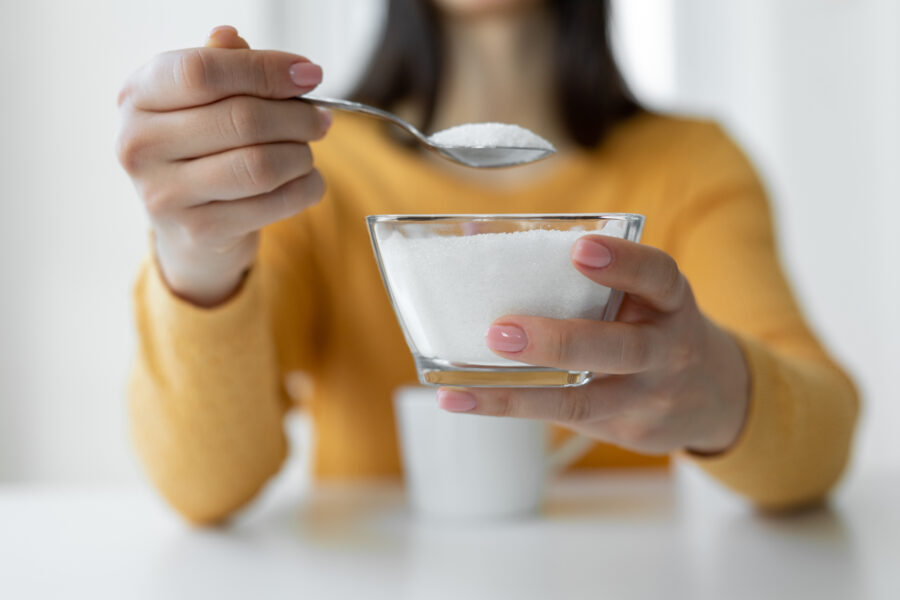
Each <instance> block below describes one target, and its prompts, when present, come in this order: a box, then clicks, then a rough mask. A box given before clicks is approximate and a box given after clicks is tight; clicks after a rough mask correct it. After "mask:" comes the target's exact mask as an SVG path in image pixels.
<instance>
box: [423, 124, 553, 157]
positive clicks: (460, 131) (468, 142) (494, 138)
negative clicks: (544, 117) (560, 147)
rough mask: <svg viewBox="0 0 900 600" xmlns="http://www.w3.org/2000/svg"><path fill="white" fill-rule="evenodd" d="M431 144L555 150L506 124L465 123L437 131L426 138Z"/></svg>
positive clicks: (519, 128) (550, 145)
mask: <svg viewBox="0 0 900 600" xmlns="http://www.w3.org/2000/svg"><path fill="white" fill-rule="evenodd" d="M428 140H429V141H430V142H431V143H432V144H436V145H439V146H451V147H458V146H463V147H468V148H473V147H474V148H477V147H500V148H542V149H545V150H554V151H555V150H556V149H555V148H554V147H553V144H551V143H550V142H548V141H547V140H545V139H544V138H542V137H541V136H539V135H537V134H536V133H533V132H531V131H529V130H528V129H525V128H524V127H519V126H518V125H509V124H507V123H467V124H465V125H457V126H456V127H451V128H449V129H444V130H443V131H438V132H437V133H434V134H432V135H430V136H429V137H428Z"/></svg>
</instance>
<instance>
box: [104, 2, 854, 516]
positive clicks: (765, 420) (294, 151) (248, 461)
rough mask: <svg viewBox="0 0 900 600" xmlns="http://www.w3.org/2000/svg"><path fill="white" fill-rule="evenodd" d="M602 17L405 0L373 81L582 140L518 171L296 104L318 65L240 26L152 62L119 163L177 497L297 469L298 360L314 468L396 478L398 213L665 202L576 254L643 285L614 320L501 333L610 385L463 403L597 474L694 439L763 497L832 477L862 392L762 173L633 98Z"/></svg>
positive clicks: (391, 99) (161, 483)
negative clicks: (142, 228) (392, 279)
mask: <svg viewBox="0 0 900 600" xmlns="http://www.w3.org/2000/svg"><path fill="white" fill-rule="evenodd" d="M606 25H607V9H606V5H605V3H604V2H597V1H595V0H557V1H551V0H547V1H544V2H540V1H537V0H534V1H529V0H394V1H392V2H391V3H390V10H389V16H388V24H387V28H386V31H385V35H384V39H383V40H382V44H381V47H380V49H379V50H378V51H377V52H376V55H375V59H374V61H373V63H372V65H371V68H370V69H369V71H368V74H367V75H366V78H365V80H364V81H363V83H362V85H361V86H360V89H359V90H358V93H357V96H358V97H359V98H360V99H362V100H364V101H367V102H370V103H373V104H378V105H382V106H384V107H386V108H388V109H391V110H393V111H396V112H399V113H401V114H402V115H404V116H406V117H407V118H409V119H411V120H413V121H415V122H418V123H419V124H421V125H422V128H423V129H424V130H426V131H435V130H439V129H443V128H445V127H449V126H451V125H455V124H459V123H464V122H475V121H504V122H512V123H517V124H520V125H523V126H525V127H528V128H529V129H532V130H533V131H535V132H538V133H539V134H541V135H543V136H544V137H547V138H548V139H550V140H552V141H554V142H555V143H556V144H557V146H558V148H559V150H560V152H559V156H558V157H557V158H554V159H552V160H548V161H544V162H543V163H538V164H535V165H531V166H528V167H522V168H518V169H511V170H506V171H491V172H480V171H474V170H470V169H465V168H461V167H454V166H452V165H450V164H448V163H446V162H443V161H441V160H440V159H437V158H434V157H432V156H430V155H429V154H427V153H424V152H422V151H421V149H419V148H414V147H410V146H409V145H407V144H405V143H403V142H402V141H399V140H397V139H395V138H394V136H393V134H392V133H391V132H389V131H388V130H386V129H385V128H384V127H383V126H382V125H381V124H379V123H377V122H374V121H371V120H366V119H364V118H361V117H354V116H348V115H343V114H342V115H334V116H333V117H332V116H331V115H329V114H327V113H326V112H322V111H319V110H316V109H314V108H312V107H310V106H309V105H306V104H304V103H300V102H293V101H290V102H285V101H283V99H285V98H289V97H291V96H295V95H298V94H302V93H306V92H308V91H310V90H311V89H313V88H314V87H315V86H316V85H317V84H318V83H319V82H320V81H321V78H322V71H321V69H320V68H319V67H318V66H316V65H314V64H312V63H311V62H309V61H307V60H306V59H304V58H302V57H298V56H295V55H290V54H286V53H280V52H272V51H253V50H250V49H249V47H248V46H247V44H246V42H244V40H243V39H241V38H240V37H239V36H238V34H237V32H236V31H235V30H234V29H233V28H229V27H222V28H217V29H215V30H214V31H213V33H212V34H211V37H210V41H209V43H208V44H207V45H208V46H212V47H207V48H204V49H189V50H183V51H176V52H170V53H166V54H163V55H160V56H159V57H157V58H156V59H155V60H154V61H152V62H151V63H150V64H149V65H147V66H146V67H144V68H143V69H141V70H140V71H138V72H137V73H136V74H135V75H134V76H133V77H132V78H131V79H130V81H129V82H128V83H127V84H126V85H125V87H124V88H123V90H122V93H121V95H120V106H121V110H122V112H123V116H124V119H123V123H124V124H123V127H122V132H121V135H120V140H119V156H120V160H121V162H122V163H123V165H124V166H125V168H126V169H127V170H128V172H129V174H130V175H131V176H132V178H133V179H134V181H135V183H136V186H137V188H138V190H139V192H140V195H141V197H142V198H143V200H144V202H145V204H146V206H147V209H148V212H149V214H150V217H151V221H152V224H153V232H154V244H153V247H154V252H153V256H154V257H155V260H151V261H148V263H147V264H146V265H145V266H144V268H143V270H142V272H141V275H140V278H139V280H138V284H137V287H136V304H137V318H138V325H139V332H140V338H141V344H140V352H139V357H138V360H137V364H136V368H135V371H134V376H133V379H132V385H131V388H130V396H131V403H132V404H131V408H132V423H133V430H134V436H135V439H136V442H137V446H138V450H139V452H140V454H141V457H142V459H143V461H144V463H145V464H146V467H147V469H148V471H149V473H150V476H151V478H152V479H153V481H154V482H155V484H156V485H157V486H158V487H159V489H160V490H161V491H162V493H163V494H164V495H165V496H166V498H167V499H168V500H169V502H170V503H171V504H172V505H173V506H174V507H175V508H176V509H177V510H179V511H180V512H181V513H182V514H184V515H185V516H186V517H187V518H188V519H190V520H192V521H195V522H215V521H218V520H221V519H223V518H225V517H226V516H227V515H229V514H230V513H231V512H232V511H234V510H235V509H237V508H238V507H240V506H241V505H243V504H244V503H246V502H247V501H248V500H250V499H251V498H252V497H253V496H254V495H255V494H256V493H257V492H258V491H259V489H260V488H261V487H262V485H263V484H264V483H265V482H266V481H267V480H268V478H269V477H271V476H272V475H273V474H274V473H275V472H276V471H277V470H278V468H279V466H280V464H281V461H282V459H283V458H284V456H285V451H286V449H285V439H284V435H283V432H282V423H281V421H282V418H283V415H284V412H285V411H286V410H287V408H288V407H289V406H290V404H291V400H292V399H291V394H290V393H289V392H290V391H291V390H290V389H288V388H291V387H292V386H290V385H289V382H290V381H295V380H297V379H298V378H297V377H296V376H295V375H296V374H297V373H305V374H307V376H308V378H309V379H310V381H311V382H312V386H307V388H308V389H307V392H306V393H304V394H303V397H302V401H303V402H304V403H305V404H306V405H307V406H308V407H309V408H310V410H311V412H312V415H313V417H314V419H315V423H316V427H317V432H318V436H317V437H318V439H319V442H318V447H317V448H316V463H315V469H316V472H317V474H318V476H320V477H362V476H373V475H384V474H394V473H397V472H399V462H398V457H397V451H396V444H395V441H394V430H393V419H392V414H391V408H390V395H391V391H392V390H393V389H394V388H396V387H397V386H400V385H403V384H407V383H410V382H412V381H414V379H415V374H414V368H413V364H412V361H411V358H410V356H409V352H408V350H407V348H406V345H405V343H404V341H403V337H402V335H401V332H400V330H399V327H398V325H397V324H396V321H395V319H394V316H393V313H392V311H391V308H390V305H389V302H388V299H387V297H386V295H385V293H384V290H383V288H382V285H381V282H380V279H379V275H378V273H377V270H376V267H375V263H374V260H373V258H372V255H371V250H370V248H369V241H368V238H367V233H366V230H365V227H364V223H363V217H364V216H365V215H367V214H375V213H476V212H483V213H503V212H526V213H527V212H600V211H603V212H638V213H643V214H645V215H647V217H648V220H647V226H646V228H645V233H644V240H643V241H644V244H640V245H638V244H631V243H627V242H624V241H616V240H611V239H608V238H601V237H597V236H586V237H585V238H582V239H581V240H579V241H578V242H576V244H575V245H574V246H573V249H572V263H573V266H574V267H575V268H577V269H578V270H579V271H580V272H581V273H582V274H583V275H584V276H585V277H587V278H589V279H591V280H593V281H595V282H597V283H598V284H603V285H609V286H613V287H616V288H619V289H622V290H624V291H625V292H626V293H627V296H626V300H625V302H624V304H623V306H622V310H621V313H620V317H619V321H618V322H617V323H602V322H583V321H582V322H569V321H554V320H549V319H542V318H536V317H526V316H520V315H509V316H506V317H503V318H501V319H500V320H498V321H497V322H496V323H495V324H494V325H493V326H492V327H491V328H490V329H489V331H488V332H486V341H487V343H488V345H489V346H490V347H491V348H492V349H493V350H494V351H495V352H496V353H497V354H499V355H501V356H504V357H509V358H514V359H516V360H521V361H523V362H528V363H533V364H536V365H543V366H554V367H561V368H567V369H577V370H592V371H596V372H602V373H609V374H611V376H609V377H605V378H599V379H598V380H596V381H594V382H593V383H591V384H589V385H587V386H584V387H580V388H575V389H567V390H559V389H557V390H515V391H513V390H487V389H472V390H450V389H445V390H441V391H440V392H439V394H438V397H439V404H440V406H441V407H442V408H444V409H446V410H451V411H461V412H470V413H478V414H486V415H498V416H507V417H526V418H536V419H543V420H546V421H550V422H554V423H558V424H562V425H564V426H565V427H568V428H569V429H574V430H577V431H580V432H582V433H585V434H587V435H590V436H593V437H594V438H596V439H597V440H598V445H597V448H596V449H595V450H594V451H593V452H591V453H590V454H589V455H588V456H587V457H585V459H584V460H582V461H581V466H585V467H596V466H615V465H642V464H646V465H652V464H660V463H661V462H664V461H665V460H666V459H665V455H666V454H668V453H672V452H679V453H681V454H682V455H683V456H684V457H686V458H687V459H688V460H693V461H695V462H696V463H697V464H699V465H700V466H701V467H702V468H703V469H704V470H705V471H706V472H707V473H709V474H710V475H711V476H713V477H715V478H716V479H718V480H720V481H721V482H723V483H724V484H726V485H728V486H729V487H731V488H732V489H734V490H736V491H737V492H739V493H741V494H743V495H745V496H746V497H747V498H749V499H750V500H751V501H753V502H754V503H755V504H757V505H759V506H761V507H766V508H773V509H782V508H791V507H797V506H801V505H804V504H807V503H810V502H814V501H817V500H819V499H821V498H822V497H823V496H824V495H825V494H826V492H827V491H828V490H829V488H830V487H831V486H832V485H833V484H834V483H835V481H836V480H837V478H838V477H839V475H840V473H841V472H842V470H843V468H844V465H845V463H846V460H847V456H848V452H849V447H850V442H851V437H852V431H853V427H854V423H855V418H856V413H857V403H858V401H857V398H856V394H855V391H854V389H853V386H852V383H851V382H850V381H849V379H848V378H847V377H846V376H845V375H844V374H843V373H842V372H841V371H840V369H839V368H838V367H836V366H835V365H834V363H833V362H832V361H831V360H830V359H829V358H828V356H827V355H826V353H825V351H824V350H823V349H822V348H821V347H820V345H819V344H818V343H817V342H816V340H815V338H814V337H813V335H812V334H811V333H810V331H809V329H808V328H807V326H806V325H805V323H804V321H803V318H802V316H801V314H800V311H799V309H798V307H797V305H796V304H795V302H794V300H793V299H792V297H791V293H790V291H789V288H788V285H787V283H786V282H785V279H784V277H783V275H782V272H781V269H780V267H779V264H778V260H777V257H776V254H775V250H774V240H773V235H772V227H771V223H770V217H769V212H768V207H767V203H766V199H765V194H764V191H763V189H762V187H761V185H760V183H759V181H758V179H757V177H756V175H755V174H754V172H753V169H752V167H751V166H750V165H749V164H748V162H747V161H746V160H745V158H744V157H743V156H742V154H741V153H740V151H739V150H738V149H737V148H736V147H735V146H734V145H733V144H732V142H731V141H730V140H729V139H728V138H727V137H726V136H725V135H724V134H723V133H722V132H721V130H720V129H718V128H717V127H716V126H715V125H713V124H710V123H706V122H700V121H691V120H685V119H676V118H671V117H664V116H660V115H655V114H651V113H649V112H647V111H644V110H642V109H640V108H639V107H638V105H637V104H636V103H635V102H634V101H633V100H632V99H631V97H630V96H629V94H628V92H627V90H626V87H625V85H624V84H623V83H622V80H621V78H620V76H619V73H618V71H617V69H616V66H615V63H614V61H613V59H612V55H611V53H610V50H609V45H608V40H607V37H606ZM332 119H333V120H334V122H333V124H332ZM310 142H313V143H312V144H310ZM313 157H314V158H315V162H314V160H313ZM323 181H327V182H328V191H327V193H326V192H325V191H324V183H323ZM323 198H324V200H323V201H322V202H319V201H320V200H322V199H323ZM286 382H287V383H286ZM293 387H294V388H296V387H298V386H293ZM293 395H294V396H296V395H297V394H296V393H294V394H293Z"/></svg>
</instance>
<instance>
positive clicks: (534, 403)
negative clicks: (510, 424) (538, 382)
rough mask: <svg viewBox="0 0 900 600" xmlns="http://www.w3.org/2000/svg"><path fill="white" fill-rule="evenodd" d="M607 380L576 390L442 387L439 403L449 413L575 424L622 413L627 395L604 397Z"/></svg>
mask: <svg viewBox="0 0 900 600" xmlns="http://www.w3.org/2000/svg"><path fill="white" fill-rule="evenodd" d="M604 381H605V380H598V381H593V382H591V383H589V384H587V385H584V386H579V387H574V388H530V389H529V388H441V389H439V390H438V393H437V400H438V406H439V407H440V408H442V409H444V410H447V411H450V412H465V413H471V414H478V415H486V416H493V417H517V418H522V419H538V420H541V421H551V422H554V423H566V424H576V423H584V422H588V421H595V420H601V419H607V418H610V417H612V416H614V415H616V414H618V413H620V412H621V411H622V410H623V406H624V405H625V403H626V402H627V399H628V396H627V395H624V394H604V393H603V392H602V389H603V384H604Z"/></svg>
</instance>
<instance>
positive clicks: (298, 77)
mask: <svg viewBox="0 0 900 600" xmlns="http://www.w3.org/2000/svg"><path fill="white" fill-rule="evenodd" d="M290 73H291V81H293V82H294V85H296V86H298V87H312V86H314V85H319V84H320V83H322V67H320V66H319V65H317V64H313V63H311V62H297V63H294V64H292V65H291V69H290Z"/></svg>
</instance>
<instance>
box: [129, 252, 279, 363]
mask: <svg viewBox="0 0 900 600" xmlns="http://www.w3.org/2000/svg"><path fill="white" fill-rule="evenodd" d="M135 296H136V298H135V300H136V304H137V306H139V307H142V308H143V310H142V311H141V312H144V313H145V314H146V315H147V316H148V317H150V321H151V322H152V323H154V324H155V327H157V328H159V329H161V331H160V330H159V329H158V330H157V331H158V333H160V334H162V335H163V336H164V337H169V338H178V339H181V340H198V341H199V340H203V341H204V346H206V347H211V348H214V347H216V346H215V344H225V345H230V344H233V343H235V342H237V343H240V340H239V339H235V337H239V336H241V335H242V333H241V332H244V331H246V330H247V328H248V326H250V327H256V326H259V325H261V324H262V321H261V320H262V319H264V318H265V317H264V314H263V313H264V311H263V310H262V309H263V305H264V302H263V297H262V296H263V293H262V283H261V274H260V273H259V269H258V268H256V267H253V268H251V269H250V271H249V272H248V273H247V275H246V277H244V280H243V282H242V283H241V286H240V288H239V289H238V290H237V291H236V292H235V293H234V294H233V295H232V296H231V297H230V298H229V299H228V300H226V301H225V302H223V303H222V304H219V305H216V306H214V307H210V308H207V307H202V306H197V305H196V304H193V303H191V302H189V301H187V300H185V299H183V298H179V297H178V296H177V295H176V294H175V293H174V292H173V291H172V290H171V289H170V288H169V286H168V284H167V283H166V281H165V279H164V278H163V275H162V272H161V271H160V268H159V265H158V263H157V261H156V258H155V257H154V255H153V253H152V252H151V253H150V256H148V257H147V259H146V260H145V262H144V264H143V265H142V267H141V271H140V275H139V277H138V281H137V284H136V286H135Z"/></svg>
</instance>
